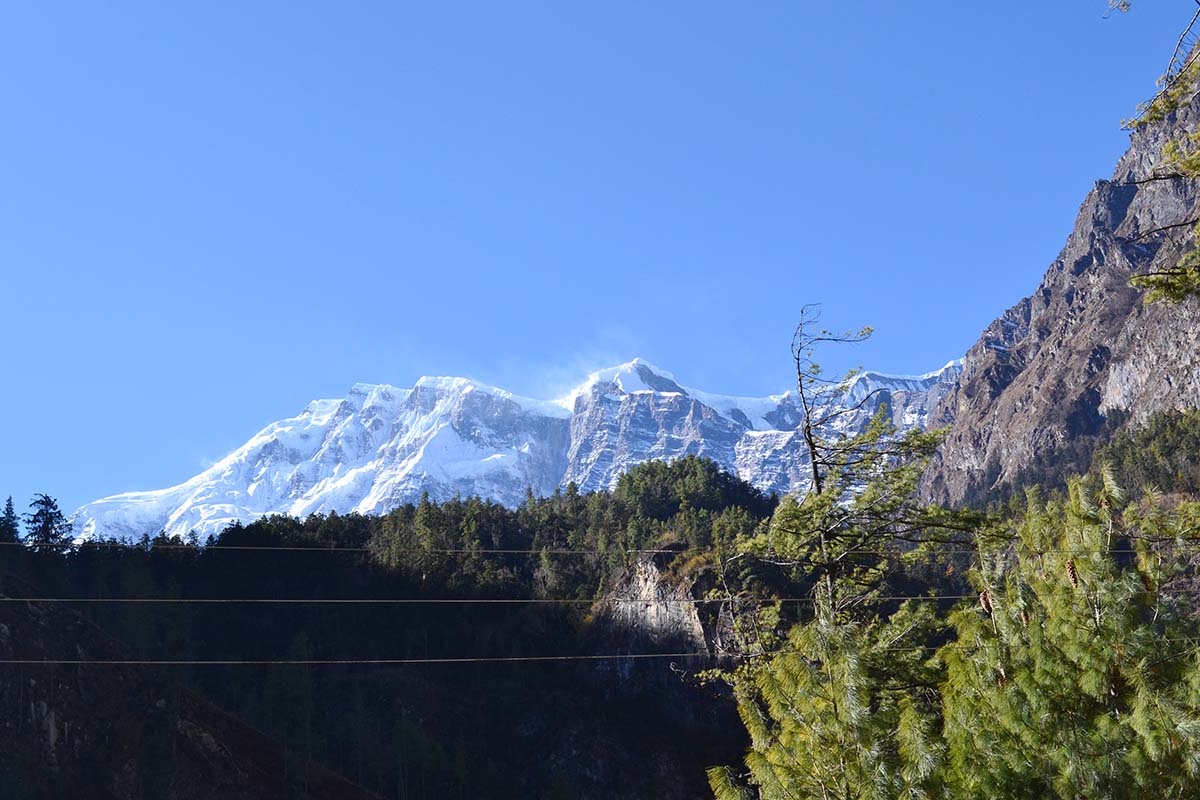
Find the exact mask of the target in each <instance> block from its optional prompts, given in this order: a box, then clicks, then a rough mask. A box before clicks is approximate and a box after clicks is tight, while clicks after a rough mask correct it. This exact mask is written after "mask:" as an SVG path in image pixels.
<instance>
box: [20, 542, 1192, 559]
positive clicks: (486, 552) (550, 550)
mask: <svg viewBox="0 0 1200 800" xmlns="http://www.w3.org/2000/svg"><path fill="white" fill-rule="evenodd" d="M1147 541H1148V542H1149V543H1150V544H1163V545H1168V546H1170V547H1173V548H1175V549H1178V550H1198V549H1200V539H1189V540H1186V541H1182V542H1181V541H1176V540H1173V539H1163V540H1147ZM921 544H923V545H928V546H933V547H936V551H935V552H936V553H978V552H979V551H980V548H979V547H977V546H975V545H972V544H968V543H966V542H945V543H938V542H924V543H921ZM0 547H19V548H22V549H25V550H31V549H35V548H36V549H39V550H40V549H56V550H72V549H74V550H79V551H89V550H94V551H103V550H106V549H107V550H117V551H121V550H130V551H136V552H149V553H153V552H155V551H158V550H187V551H191V552H194V553H197V554H200V553H204V552H207V551H210V550H216V551H235V552H237V551H243V552H275V553H374V554H377V555H380V556H386V555H393V554H395V555H399V554H416V555H475V556H503V555H541V554H542V553H545V554H547V555H581V556H604V555H607V554H610V553H622V554H626V555H681V554H683V553H687V552H691V551H692V548H683V549H680V548H662V547H660V548H630V549H619V550H608V551H600V550H595V549H587V548H562V547H547V548H515V547H514V548H492V549H480V548H469V547H434V548H424V547H401V548H397V547H388V546H382V547H350V546H343V545H328V546H325V545H313V546H300V545H223V544H204V545H200V544H196V545H192V544H151V545H150V546H149V547H148V548H144V547H142V546H141V545H138V544H134V543H130V542H118V541H113V540H106V541H102V542H84V543H78V544H77V543H74V542H53V543H45V544H41V543H39V544H30V543H27V542H0ZM1014 547H1015V549H1016V550H1018V551H1019V552H1021V553H1024V554H1028V555H1051V554H1063V553H1067V554H1075V555H1079V554H1086V553H1090V552H1101V553H1103V554H1106V555H1137V554H1138V553H1139V552H1141V551H1139V550H1134V549H1131V548H1130V549H1124V548H1122V549H1113V550H1102V551H1092V550H1089V549H1088V548H1085V547H1074V548H1070V547H1049V548H1041V549H1038V550H1025V549H1023V548H1021V547H1020V546H1019V545H1015V546H1014ZM913 549H916V548H915V547H914V548H913ZM985 549H986V548H985ZM1005 549H1006V548H997V549H994V550H990V549H988V550H986V551H987V552H989V553H1001V552H1004V551H1005ZM842 552H844V553H845V554H846V555H862V556H898V555H906V554H908V553H911V552H912V550H904V549H901V548H895V549H891V550H882V549H873V548H872V549H867V548H863V549H851V550H846V551H842Z"/></svg>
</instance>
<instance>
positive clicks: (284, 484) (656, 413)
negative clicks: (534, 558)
mask: <svg viewBox="0 0 1200 800" xmlns="http://www.w3.org/2000/svg"><path fill="white" fill-rule="evenodd" d="M958 364H959V362H951V363H950V364H948V365H947V366H946V367H943V368H942V369H940V370H935V371H934V372H931V373H926V374H925V375H921V376H891V375H886V374H885V373H875V372H866V373H862V375H860V376H858V377H859V380H860V381H862V382H861V383H859V382H857V381H856V385H857V386H859V388H860V389H862V390H867V389H869V388H870V389H873V388H875V387H876V385H877V384H879V383H881V382H887V383H889V384H891V385H889V386H888V387H886V388H891V389H892V390H893V391H899V390H906V391H908V392H909V395H908V397H907V398H906V399H905V400H903V402H902V403H901V405H903V406H904V408H903V409H902V411H903V412H904V416H903V419H900V420H898V421H900V422H901V423H902V424H904V425H909V424H922V423H923V417H922V416H921V413H923V412H921V409H920V408H917V407H916V406H915V405H914V406H913V409H915V410H911V411H912V413H909V411H910V409H908V406H909V405H911V404H914V403H916V404H917V405H920V403H921V402H923V400H924V395H915V394H912V393H913V392H919V391H923V390H925V389H929V390H931V391H932V388H931V387H933V386H934V385H935V384H937V383H938V382H939V381H941V380H942V378H943V377H944V376H945V375H946V373H947V371H948V370H952V369H955V370H956V369H957V368H958ZM954 374H957V373H956V372H955V373H954ZM581 397H582V398H583V401H582V402H581V403H580V402H577V401H579V399H580V398H581ZM680 398H683V400H682V402H681V400H680ZM480 401H484V402H480ZM496 401H500V402H496ZM693 401H694V402H693ZM696 404H700V405H702V406H703V407H705V408H706V409H707V410H702V413H697V410H696ZM798 413H799V410H798V403H797V401H796V398H795V393H794V392H784V393H782V394H777V395H769V396H767V397H757V398H756V397H739V396H734V395H722V394H714V393H709V392H704V391H700V390H696V389H692V388H688V387H685V386H682V385H680V384H678V383H676V381H675V378H674V376H673V375H672V374H671V373H669V372H666V371H665V370H661V369H658V368H657V367H655V366H653V365H651V364H649V363H648V362H646V361H645V360H643V359H640V358H637V359H633V360H632V361H629V362H626V363H624V364H619V365H617V366H614V367H609V368H606V369H602V370H597V371H596V372H593V373H591V375H590V376H589V377H588V379H587V381H585V382H584V383H583V384H581V385H579V386H578V387H576V389H575V390H574V391H573V392H572V393H571V394H569V395H568V396H567V397H565V398H559V399H558V400H550V401H547V400H539V399H535V398H528V397H522V396H519V395H516V394H513V393H512V392H508V391H506V390H503V389H499V388H497V387H493V386H488V385H486V384H482V383H479V382H477V381H473V380H470V379H466V378H455V377H435V376H428V377H423V378H421V379H419V380H418V381H416V382H415V383H414V385H413V388H411V389H405V388H399V387H396V386H392V385H389V384H367V383H358V384H354V385H353V386H352V387H351V388H350V389H349V390H348V392H347V394H346V396H345V397H343V398H336V399H325V400H314V401H312V402H310V403H309V404H308V405H307V406H305V407H304V408H303V410H302V411H301V412H300V413H299V414H297V415H296V416H294V417H290V418H287V419H283V420H279V421H277V422H273V423H271V424H269V425H267V426H265V427H264V428H262V430H260V431H258V432H257V433H256V434H254V435H253V436H252V437H250V438H249V439H248V440H247V441H246V442H245V443H244V444H243V445H242V446H240V447H238V448H237V449H236V450H234V451H233V452H231V453H229V454H228V455H226V456H225V457H224V458H223V459H221V460H220V461H219V462H218V463H216V464H214V465H212V466H211V467H209V468H208V469H206V470H204V471H203V472H201V473H200V474H198V475H196V476H194V477H192V478H191V479H189V480H187V481H184V482H182V483H180V484H177V485H175V486H172V487H169V488H166V489H158V490H153V491H143V492H126V493H124V494H119V495H114V496H111V497H107V498H103V499H101V500H97V501H95V502H93V503H90V504H88V505H85V506H83V507H82V508H80V509H79V510H78V511H77V512H76V515H75V516H76V519H77V520H78V522H79V523H80V527H78V528H77V534H81V538H90V537H92V536H104V537H109V538H130V537H137V536H140V535H142V534H143V533H150V534H153V533H156V532H157V531H159V530H166V531H167V532H168V533H169V534H172V535H182V534H184V533H187V532H188V531H189V530H196V531H197V532H198V533H200V534H201V536H204V535H207V534H210V533H216V532H219V530H221V529H222V528H223V527H224V526H225V525H226V524H228V523H231V522H233V521H237V520H241V521H243V522H246V521H250V520H253V519H256V518H258V517H259V516H262V515H264V514H271V513H290V514H293V515H297V516H306V515H308V514H311V513H317V512H322V513H328V512H329V511H335V510H336V511H337V512H338V513H349V512H351V511H357V512H362V513H380V512H383V511H386V510H389V509H391V508H394V507H396V506H398V505H400V504H402V503H404V502H412V501H413V500H414V498H416V497H419V496H420V494H421V493H422V492H424V491H428V492H429V493H430V496H433V497H436V498H438V499H445V498H448V497H450V496H453V495H455V494H461V495H463V496H470V495H473V494H478V495H481V496H484V497H489V498H490V499H493V500H496V501H497V502H502V503H506V504H507V503H511V504H517V503H519V502H521V500H522V499H523V497H524V494H525V490H526V487H532V488H533V489H534V491H535V493H539V494H546V493H553V491H554V490H555V489H556V488H561V486H563V485H565V484H566V481H567V480H568V478H571V476H572V475H575V476H579V481H578V482H579V485H580V488H581V489H584V490H590V489H595V488H604V487H605V486H608V485H610V484H611V483H612V482H613V481H615V480H616V477H617V476H619V475H620V474H621V473H623V472H624V471H626V470H628V469H629V468H630V467H632V466H633V465H635V464H637V463H640V462H641V461H644V460H646V459H648V458H663V459H668V460H669V459H672V458H677V457H680V456H682V455H686V454H688V453H701V454H704V455H708V456H710V457H713V458H716V459H717V460H718V462H719V463H721V465H722V466H723V467H724V468H726V469H729V470H730V471H732V472H735V473H737V474H739V475H741V476H742V477H744V478H746V479H747V480H750V481H751V482H752V483H754V484H755V485H756V486H758V487H759V488H761V489H764V490H767V491H794V490H796V489H797V488H798V487H800V486H801V483H800V481H802V479H803V475H804V474H805V472H804V469H803V463H802V460H803V454H802V453H801V452H800V450H799V449H798V447H797V446H796V443H795V429H794V426H795V425H796V424H797V420H798V418H799V417H798ZM909 417H911V420H910V419H909ZM572 479H573V478H572ZM585 484H586V485H585Z"/></svg>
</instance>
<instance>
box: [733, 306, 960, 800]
mask: <svg viewBox="0 0 1200 800" xmlns="http://www.w3.org/2000/svg"><path fill="white" fill-rule="evenodd" d="M816 322H817V314H816V312H815V309H813V308H806V309H805V311H804V313H803V315H802V318H801V323H800V326H799V328H798V329H797V333H796V338H795V340H794V341H793V357H794V359H795V364H796V373H797V391H798V396H799V398H800V402H801V404H802V407H803V412H804V414H805V418H804V420H803V421H802V431H803V434H804V437H805V441H806V443H807V444H808V450H809V456H810V470H811V485H810V488H809V491H808V492H807V493H806V494H805V495H804V497H802V498H800V499H796V498H788V499H786V500H785V501H784V502H783V503H781V504H780V506H779V508H778V509H777V511H776V512H775V515H774V517H773V519H772V521H771V524H770V526H769V527H768V529H767V531H766V532H765V533H762V534H759V535H756V536H754V537H752V538H751V539H749V540H748V541H745V542H744V543H743V548H742V553H743V554H744V555H750V556H756V557H759V558H762V559H764V560H767V561H768V562H769V563H771V564H772V565H775V566H776V567H782V568H784V569H788V570H792V571H794V573H795V576H796V578H797V580H803V579H804V577H805V576H808V577H809V580H810V581H811V585H812V599H813V610H812V612H811V614H810V615H809V616H808V617H807V618H806V619H804V620H802V621H801V622H800V624H798V625H796V626H794V627H793V628H792V629H791V631H790V632H789V633H788V634H787V636H786V637H785V638H784V639H783V640H782V641H780V640H779V639H778V638H777V637H776V635H775V633H774V631H773V628H774V623H775V622H776V621H777V616H776V617H774V618H773V616H772V615H773V614H777V612H776V611H775V610H771V609H768V610H767V611H765V612H763V613H759V614H752V615H749V616H748V617H746V618H744V620H743V624H742V626H741V629H742V632H743V635H744V636H745V637H746V638H747V639H748V640H749V646H748V647H747V650H748V652H749V655H750V659H749V660H748V661H747V662H746V663H745V664H743V665H742V666H741V667H739V668H738V669H737V670H736V671H735V672H734V673H732V674H731V675H728V676H726V677H727V679H728V680H729V681H730V682H731V683H732V684H733V686H734V690H735V694H736V696H737V698H738V709H739V713H740V715H741V717H742V720H743V722H744V723H745V725H746V728H747V730H748V731H749V732H750V736H751V749H750V752H749V753H748V755H747V757H746V768H747V771H746V772H745V773H744V774H743V775H741V776H738V775H736V774H735V773H734V772H733V771H731V770H729V769H727V768H715V769H713V770H710V771H709V780H710V784H711V786H712V789H713V791H714V792H715V793H716V795H717V797H718V798H719V800H729V799H730V798H741V797H755V796H757V797H761V798H764V800H776V799H778V800H785V798H786V799H791V800H795V799H796V798H831V797H837V798H879V799H880V800H883V799H884V798H889V799H890V798H898V797H907V798H918V797H925V796H928V794H929V792H930V791H931V787H932V783H933V782H934V781H935V778H936V776H935V770H936V767H937V765H938V763H939V761H940V758H941V745H940V743H939V742H938V741H937V738H936V737H935V736H934V733H933V731H934V730H935V728H936V716H935V712H936V703H935V702H934V701H935V700H936V691H935V690H936V686H937V682H938V681H937V674H936V673H935V672H934V671H933V670H932V669H931V667H930V666H929V665H928V664H927V661H928V656H929V655H930V653H929V652H927V651H926V650H925V649H924V648H925V647H926V646H927V644H928V643H929V642H930V641H931V640H932V637H933V636H934V634H935V630H936V625H935V615H934V614H933V610H932V609H931V608H929V607H927V606H924V607H922V606H917V605H908V606H903V607H901V608H900V609H899V610H897V611H896V612H895V613H893V614H892V615H891V616H890V617H887V618H885V617H884V616H883V615H881V614H880V613H879V612H878V606H877V604H875V603H874V602H872V600H873V598H874V597H876V596H878V595H879V594H880V588H881V587H882V586H884V585H885V584H884V581H885V579H886V578H887V576H888V573H889V571H890V570H891V569H893V568H894V567H895V566H896V565H898V564H899V563H901V562H903V561H904V560H906V559H909V558H913V557H915V555H914V554H915V553H917V552H919V551H915V550H914V548H913V546H912V544H911V543H913V542H921V541H923V540H926V539H929V540H931V541H940V540H943V539H951V540H952V539H955V538H961V537H965V536H968V535H969V534H970V532H971V530H972V529H973V527H974V525H975V524H976V522H977V520H976V519H975V517H974V516H972V515H957V514H953V513H950V512H947V511H944V510H941V509H937V508H929V507H926V506H924V505H923V504H921V503H920V502H918V501H917V500H916V498H915V489H916V484H917V480H918V479H919V477H920V475H921V472H922V471H923V468H924V465H925V461H926V459H927V457H928V456H929V455H931V454H932V452H933V449H934V448H935V447H936V443H937V440H938V437H937V435H936V434H926V433H919V432H918V433H912V434H909V435H906V436H904V437H901V438H896V437H895V431H894V429H893V428H892V426H891V425H890V423H889V420H888V407H887V404H886V403H882V404H881V405H880V407H879V408H878V410H877V411H876V413H875V414H874V416H873V417H871V418H870V419H869V421H868V422H867V423H866V425H865V427H864V428H863V430H862V432H861V433H859V434H858V435H856V436H850V435H846V434H844V433H841V431H844V430H845V429H846V428H847V427H849V426H851V425H853V424H854V423H855V421H856V420H855V417H854V415H859V416H862V415H865V414H866V413H867V409H868V407H869V401H870V400H871V398H872V397H873V394H871V393H866V394H864V395H863V397H862V398H861V400H860V401H859V402H858V404H857V405H856V406H852V407H851V408H849V409H848V410H846V409H844V406H842V405H841V404H838V403H834V402H831V400H832V399H833V396H835V395H836V396H839V397H840V396H843V395H845V393H846V392H847V390H848V389H849V388H850V383H851V381H853V379H854V377H855V373H853V372H852V373H850V374H849V375H847V376H846V377H845V378H844V379H842V380H840V381H828V380H825V379H824V378H822V377H821V371H820V368H819V367H818V366H817V363H816V361H815V360H814V356H815V349H816V348H817V347H818V346H819V345H821V344H826V343H837V342H856V341H861V340H863V339H865V338H866V337H867V336H868V335H869V334H870V331H869V330H868V329H864V330H862V331H858V332H851V333H848V334H842V335H835V334H831V333H829V332H828V331H825V330H818V329H817V328H816V327H815V326H816ZM881 399H882V398H881Z"/></svg>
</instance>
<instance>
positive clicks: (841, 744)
mask: <svg viewBox="0 0 1200 800" xmlns="http://www.w3.org/2000/svg"><path fill="white" fill-rule="evenodd" d="M1115 475H1116V472H1115V470H1114V469H1099V470H1097V471H1095V472H1093V473H1092V474H1091V475H1089V476H1088V477H1086V478H1080V479H1073V480H1072V481H1071V482H1070V483H1069V485H1068V490H1067V492H1066V494H1065V495H1064V496H1062V497H1061V498H1059V499H1054V500H1051V501H1043V500H1041V499H1040V497H1039V495H1038V493H1037V492H1036V491H1033V492H1031V493H1030V494H1029V497H1028V500H1027V503H1026V506H1025V508H1024V509H1023V510H1021V512H1020V513H1015V514H1012V515H1010V516H1009V517H1008V518H1006V519H998V520H993V521H992V523H991V524H990V525H989V526H988V527H986V528H983V529H981V530H980V532H979V535H978V537H977V543H978V555H977V558H978V563H977V566H976V567H975V568H974V569H973V570H971V573H970V579H971V582H972V585H973V586H974V589H975V591H976V592H977V593H978V600H977V601H970V602H963V603H959V604H958V605H957V607H955V608H953V609H952V610H951V611H950V613H949V614H947V615H943V614H939V612H938V606H937V605H935V604H932V603H919V602H917V601H913V602H909V603H906V604H904V605H901V606H899V607H898V608H897V609H896V610H894V611H892V612H891V613H890V614H873V613H869V612H868V611H866V610H861V611H852V610H849V609H847V610H844V611H843V612H842V613H841V614H836V613H833V611H834V609H833V607H832V606H830V605H828V604H827V603H826V602H825V600H824V599H823V593H822V591H821V584H820V583H818V586H817V593H816V600H817V603H816V611H815V613H814V614H813V616H812V618H811V619H809V620H806V621H803V622H802V623H801V624H799V625H797V626H795V627H794V628H793V629H792V630H791V632H789V634H788V635H787V638H786V641H785V643H784V644H782V645H781V646H780V647H778V648H777V649H776V650H775V651H774V652H772V653H771V654H769V655H768V656H766V657H764V658H761V659H757V660H752V661H750V662H748V663H747V664H745V665H743V666H742V667H740V668H739V671H738V673H737V674H736V675H735V676H734V680H733V682H734V685H735V687H736V691H737V696H738V700H739V711H740V712H741V717H742V721H743V724H744V725H745V726H746V728H747V731H748V733H749V735H750V750H749V753H748V755H747V758H746V762H745V763H746V771H745V773H743V774H742V775H736V774H735V773H734V772H733V771H732V770H728V769H713V770H710V771H709V781H710V785H711V786H712V788H713V790H714V792H715V793H716V794H717V796H718V797H742V798H754V797H757V798H790V800H807V799H808V798H813V799H814V800H815V799H816V798H822V799H824V798H829V797H837V798H875V797H878V798H883V797H889V798H891V797H947V798H951V797H952V798H963V799H965V800H971V799H973V798H977V799H978V800H992V798H1028V799H1029V800H1034V798H1038V799H1039V800H1040V799H1042V798H1062V799H1063V800H1075V799H1076V798H1080V797H1107V798H1129V799H1130V800H1133V798H1142V797H1180V798H1182V797H1192V796H1194V795H1195V787H1196V786H1197V785H1200V649H1198V647H1197V645H1198V644H1200V622H1198V618H1197V613H1196V610H1197V604H1198V601H1200V598H1197V597H1196V595H1195V590H1194V588H1193V587H1194V580H1195V567H1194V566H1193V565H1192V562H1191V559H1189V558H1185V557H1181V555H1182V554H1183V553H1185V552H1186V551H1179V550H1177V549H1176V548H1177V547H1181V546H1182V547H1194V546H1195V545H1196V544H1197V543H1200V533H1198V531H1200V524H1198V523H1200V503H1195V502H1183V503H1174V504H1172V503H1159V502H1157V501H1156V500H1155V499H1154V498H1153V497H1152V498H1149V499H1145V500H1143V501H1141V502H1140V503H1138V504H1136V505H1133V504H1131V503H1130V501H1129V500H1128V499H1127V498H1126V496H1125V493H1124V491H1123V490H1122V489H1121V487H1120V485H1119V484H1118V482H1117V480H1116V477H1115ZM932 547H934V548H936V547H937V545H933V546H932ZM840 584H845V585H844V586H843V585H840ZM860 584H861V580H859V578H858V577H857V576H854V575H852V574H851V573H843V574H842V575H839V576H838V577H837V579H836V580H835V588H834V592H835V594H836V593H838V592H851V593H853V592H858V591H859V590H858V589H857V588H856V587H857V586H859V585H860Z"/></svg>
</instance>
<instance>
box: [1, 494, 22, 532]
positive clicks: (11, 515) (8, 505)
mask: <svg viewBox="0 0 1200 800" xmlns="http://www.w3.org/2000/svg"><path fill="white" fill-rule="evenodd" d="M19 522H20V521H19V520H18V518H17V512H16V511H14V510H13V501H12V497H9V498H8V500H7V501H5V503H4V513H3V514H2V515H0V542H15V541H18V540H19V539H20V538H21V528H20V524H19Z"/></svg>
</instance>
